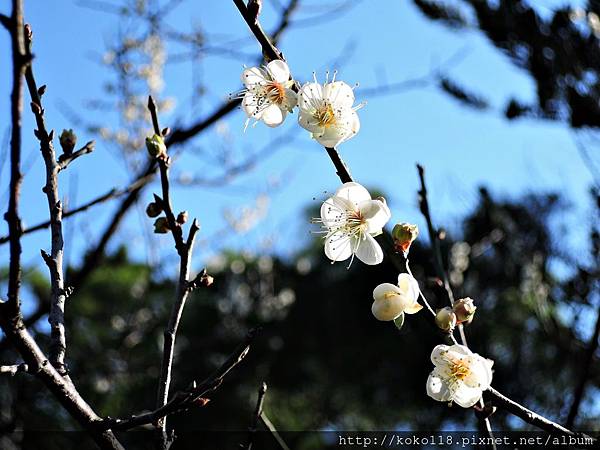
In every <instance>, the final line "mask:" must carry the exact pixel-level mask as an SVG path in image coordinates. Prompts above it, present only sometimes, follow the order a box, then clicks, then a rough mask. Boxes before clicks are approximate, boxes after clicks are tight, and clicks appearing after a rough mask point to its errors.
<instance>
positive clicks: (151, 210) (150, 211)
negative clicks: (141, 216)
mask: <svg viewBox="0 0 600 450" xmlns="http://www.w3.org/2000/svg"><path fill="white" fill-rule="evenodd" d="M162 211H163V209H162V206H160V204H158V203H157V202H150V203H148V206H146V214H147V215H148V217H158V216H159V215H160V213H161V212H162Z"/></svg>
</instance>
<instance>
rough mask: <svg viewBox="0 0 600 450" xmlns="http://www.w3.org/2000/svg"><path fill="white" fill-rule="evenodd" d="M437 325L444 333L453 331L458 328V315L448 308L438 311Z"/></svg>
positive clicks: (436, 316)
mask: <svg viewBox="0 0 600 450" xmlns="http://www.w3.org/2000/svg"><path fill="white" fill-rule="evenodd" d="M435 324H436V325H437V326H438V327H439V328H440V329H442V330H444V331H452V330H453V329H454V327H455V326H456V314H455V313H454V311H452V308H450V307H449V306H446V307H445V308H442V309H438V311H437V313H436V315H435Z"/></svg>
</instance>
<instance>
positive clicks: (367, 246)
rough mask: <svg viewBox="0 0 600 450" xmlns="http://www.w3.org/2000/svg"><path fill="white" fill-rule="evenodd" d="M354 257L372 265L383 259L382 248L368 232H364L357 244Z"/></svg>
mask: <svg viewBox="0 0 600 450" xmlns="http://www.w3.org/2000/svg"><path fill="white" fill-rule="evenodd" d="M356 257H357V258H358V259H360V260H361V261H362V262H364V263H365V264H367V265H369V266H374V265H376V264H379V263H381V262H382V261H383V250H381V247H380V246H379V244H378V243H377V241H376V240H375V238H374V237H373V236H371V235H370V234H365V235H364V238H363V239H362V240H361V241H360V243H359V244H358V248H357V249H356Z"/></svg>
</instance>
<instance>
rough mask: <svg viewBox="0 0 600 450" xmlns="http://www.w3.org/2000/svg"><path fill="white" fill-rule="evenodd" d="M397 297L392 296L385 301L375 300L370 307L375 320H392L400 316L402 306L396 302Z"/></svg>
mask: <svg viewBox="0 0 600 450" xmlns="http://www.w3.org/2000/svg"><path fill="white" fill-rule="evenodd" d="M399 298H400V297H399V296H397V295H396V296H393V297H389V298H386V299H381V300H375V301H374V302H373V304H372V305H371V312H372V313H373V315H374V316H375V318H376V319H377V320H381V321H385V322H386V321H389V320H394V319H396V318H397V317H399V316H400V314H402V305H401V304H400V302H398V301H397V300H398V299H399Z"/></svg>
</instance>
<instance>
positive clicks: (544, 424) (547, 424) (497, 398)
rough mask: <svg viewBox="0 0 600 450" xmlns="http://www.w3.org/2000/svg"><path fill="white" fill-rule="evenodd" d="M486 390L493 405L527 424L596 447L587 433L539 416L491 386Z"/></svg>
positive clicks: (595, 442) (596, 443) (595, 441)
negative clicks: (575, 430)
mask: <svg viewBox="0 0 600 450" xmlns="http://www.w3.org/2000/svg"><path fill="white" fill-rule="evenodd" d="M487 392H488V393H489V394H490V396H491V397H492V403H493V404H495V405H497V406H499V407H501V408H502V409H504V410H505V411H508V412H509V413H511V414H513V415H515V416H517V417H519V418H521V419H522V420H524V421H525V422H527V423H528V424H531V425H533V426H535V427H537V428H540V429H542V430H544V431H547V432H548V433H552V434H558V435H561V436H572V437H576V438H579V439H578V442H579V441H580V440H583V441H587V442H589V445H584V447H590V448H592V447H593V448H597V445H598V442H597V440H596V439H594V438H592V437H590V436H588V435H587V434H585V433H579V432H574V431H571V430H569V429H568V428H565V427H563V426H562V425H559V424H557V423H555V422H552V421H551V420H549V419H547V418H545V417H544V416H541V415H539V414H537V413H535V412H533V411H531V410H529V409H527V408H525V407H524V406H522V405H520V404H518V403H517V402H515V401H513V400H511V399H510V398H508V397H506V396H505V395H503V394H501V393H500V392H498V391H497V390H496V389H494V388H493V387H489V388H488V389H487Z"/></svg>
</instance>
